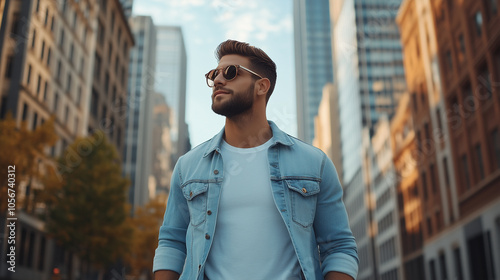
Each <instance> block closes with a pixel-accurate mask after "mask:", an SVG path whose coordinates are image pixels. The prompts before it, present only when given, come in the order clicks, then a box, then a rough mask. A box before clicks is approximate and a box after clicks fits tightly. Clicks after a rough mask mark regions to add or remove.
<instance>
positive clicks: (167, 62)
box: [155, 26, 191, 163]
mask: <svg viewBox="0 0 500 280" xmlns="http://www.w3.org/2000/svg"><path fill="white" fill-rule="evenodd" d="M157 34H158V39H157V47H156V48H157V60H156V77H155V79H156V80H155V90H156V92H159V93H161V94H163V95H164V96H165V98H166V100H167V104H168V106H169V107H170V108H171V110H172V120H171V141H172V143H173V147H172V148H173V151H172V156H173V158H172V162H173V163H175V161H177V159H178V158H179V157H180V156H181V155H183V154H185V153H186V152H187V151H189V150H190V148H191V145H190V144H189V132H188V127H187V124H186V74H187V73H186V72H187V55H186V46H185V45H184V38H183V35H182V29H181V28H180V27H178V26H159V27H158V28H157Z"/></svg>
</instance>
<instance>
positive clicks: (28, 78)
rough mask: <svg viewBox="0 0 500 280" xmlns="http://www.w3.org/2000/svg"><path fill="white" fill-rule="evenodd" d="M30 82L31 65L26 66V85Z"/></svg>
mask: <svg viewBox="0 0 500 280" xmlns="http://www.w3.org/2000/svg"><path fill="white" fill-rule="evenodd" d="M30 81H31V64H28V74H27V77H26V84H27V85H29V84H30Z"/></svg>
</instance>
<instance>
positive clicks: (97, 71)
mask: <svg viewBox="0 0 500 280" xmlns="http://www.w3.org/2000/svg"><path fill="white" fill-rule="evenodd" d="M100 76H101V56H100V55H98V54H97V53H96V54H95V63H94V78H95V79H96V81H99V78H100Z"/></svg>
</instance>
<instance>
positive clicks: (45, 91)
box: [43, 81, 49, 101]
mask: <svg viewBox="0 0 500 280" xmlns="http://www.w3.org/2000/svg"><path fill="white" fill-rule="evenodd" d="M48 87H49V84H48V83H47V81H45V84H44V86H43V101H47V90H48Z"/></svg>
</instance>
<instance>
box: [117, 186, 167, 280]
mask: <svg viewBox="0 0 500 280" xmlns="http://www.w3.org/2000/svg"><path fill="white" fill-rule="evenodd" d="M166 201H167V197H166V196H165V195H160V196H157V197H156V198H155V199H153V200H151V201H150V202H149V203H148V204H146V205H144V206H143V207H139V208H137V210H136V211H135V215H134V217H133V218H132V225H133V227H134V234H133V238H132V240H133V241H132V246H131V249H132V251H131V252H130V253H129V254H128V255H127V256H126V257H125V263H126V264H127V266H128V268H129V269H130V273H129V274H130V275H131V276H134V277H141V276H147V278H148V279H153V274H152V270H153V258H154V253H155V249H156V247H157V246H158V231H159V229H160V226H161V224H162V222H163V215H164V214H165V208H166Z"/></svg>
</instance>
